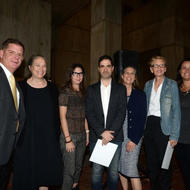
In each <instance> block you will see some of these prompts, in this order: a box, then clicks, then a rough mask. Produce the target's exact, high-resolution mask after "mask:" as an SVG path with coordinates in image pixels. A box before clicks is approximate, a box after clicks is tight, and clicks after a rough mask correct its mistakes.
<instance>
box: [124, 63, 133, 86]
mask: <svg viewBox="0 0 190 190" xmlns="http://www.w3.org/2000/svg"><path fill="white" fill-rule="evenodd" d="M135 74H136V70H135V69H134V68H132V67H127V68H126V69H125V70H124V73H123V74H122V76H121V77H122V79H123V84H124V85H132V84H133V82H134V81H135Z"/></svg>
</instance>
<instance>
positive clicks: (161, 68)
mask: <svg viewBox="0 0 190 190" xmlns="http://www.w3.org/2000/svg"><path fill="white" fill-rule="evenodd" d="M150 71H151V72H152V73H153V74H154V76H155V77H164V74H165V72H166V64H165V62H164V61H163V60H162V59H156V60H154V61H153V62H152V64H151V67H150Z"/></svg>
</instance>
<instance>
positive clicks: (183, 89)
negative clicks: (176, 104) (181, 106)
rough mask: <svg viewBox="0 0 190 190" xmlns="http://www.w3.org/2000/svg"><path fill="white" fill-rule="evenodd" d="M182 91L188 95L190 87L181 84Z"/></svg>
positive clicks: (184, 94)
mask: <svg viewBox="0 0 190 190" xmlns="http://www.w3.org/2000/svg"><path fill="white" fill-rule="evenodd" d="M181 92H182V95H183V96H186V95H187V94H189V93H190V88H187V87H185V86H184V85H182V86H181Z"/></svg>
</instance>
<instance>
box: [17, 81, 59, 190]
mask: <svg viewBox="0 0 190 190" xmlns="http://www.w3.org/2000/svg"><path fill="white" fill-rule="evenodd" d="M20 84H21V85H20V86H21V88H22V90H23V94H24V98H25V108H26V115H27V116H26V118H27V119H26V124H25V128H24V130H23V133H22V137H21V138H20V140H19V143H18V146H17V148H16V151H15V155H14V173H13V174H14V176H13V190H36V189H37V188H38V187H39V186H54V185H60V184H61V183H62V161H61V152H60V147H59V129H60V126H59V120H58V118H59V116H58V107H57V106H58V104H57V103H58V102H57V101H58V99H57V94H56V93H57V92H56V88H55V86H54V85H53V84H51V83H48V85H47V87H45V88H40V89H37V88H33V87H31V86H29V85H28V84H27V83H26V81H23V82H21V83H20Z"/></svg>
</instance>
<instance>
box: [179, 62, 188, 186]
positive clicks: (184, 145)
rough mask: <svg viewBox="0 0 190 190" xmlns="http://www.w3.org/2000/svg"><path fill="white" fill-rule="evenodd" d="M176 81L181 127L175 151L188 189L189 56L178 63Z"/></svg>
mask: <svg viewBox="0 0 190 190" xmlns="http://www.w3.org/2000/svg"><path fill="white" fill-rule="evenodd" d="M177 81H178V85H179V91H180V101H181V129H180V137H179V140H178V145H177V147H176V152H177V158H178V160H179V164H180V167H181V171H182V174H183V177H184V182H185V186H186V189H190V172H189V171H190V117H189V113H190V58H189V59H184V60H183V61H182V62H181V63H180V64H179V67H178V77H177Z"/></svg>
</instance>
